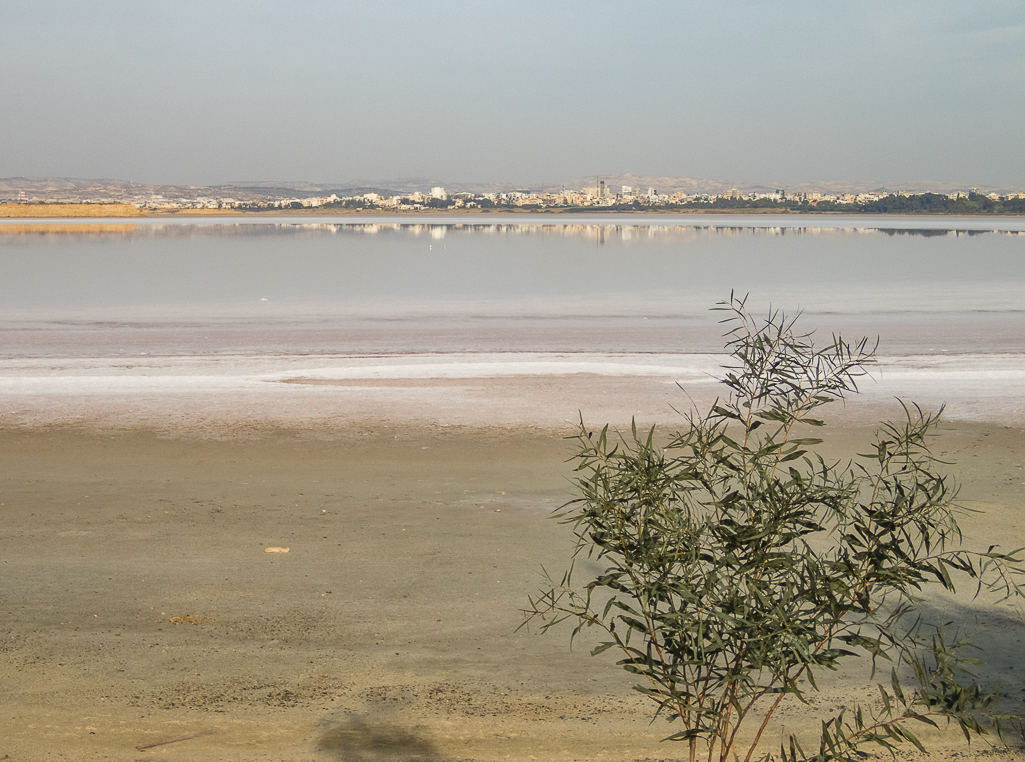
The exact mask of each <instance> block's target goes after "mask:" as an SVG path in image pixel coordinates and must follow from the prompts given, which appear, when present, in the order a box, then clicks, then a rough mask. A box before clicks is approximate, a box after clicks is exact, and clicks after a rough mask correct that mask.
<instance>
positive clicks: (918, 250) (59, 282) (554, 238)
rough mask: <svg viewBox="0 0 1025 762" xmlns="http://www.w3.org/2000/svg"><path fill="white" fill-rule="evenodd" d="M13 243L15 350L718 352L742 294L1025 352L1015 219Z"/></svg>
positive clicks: (344, 224)
mask: <svg viewBox="0 0 1025 762" xmlns="http://www.w3.org/2000/svg"><path fill="white" fill-rule="evenodd" d="M0 252H2V260H0V305H2V306H0V320H2V321H3V328H4V334H5V336H6V341H5V344H6V353H11V352H13V353H16V354H21V353H27V354H36V353H42V354H49V353H56V354H64V353H71V354H94V353H98V354H107V353H111V352H114V353H118V352H122V351H124V352H128V353H133V352H139V351H149V352H154V353H172V354H179V353H189V352H211V351H212V352H238V351H246V352H253V351H255V352H261V351H263V352H281V351H287V352H290V353H294V352H298V353H303V352H342V353H346V352H359V353H366V352H415V351H421V352H422V351H463V350H470V351H548V350H557V351H574V350H575V351H609V352H622V351H627V352H637V351H658V352H667V351H669V352H680V351H684V352H686V351H705V352H707V351H715V350H716V349H717V348H718V347H720V346H721V341H720V338H719V333H720V331H719V329H718V327H717V326H716V324H715V319H716V316H715V315H713V314H709V313H708V310H709V308H710V307H712V306H713V305H714V304H715V302H717V301H719V300H721V299H723V298H726V297H728V295H729V294H730V292H731V290H732V291H735V292H736V293H738V294H745V293H749V294H750V295H751V296H750V303H751V304H752V305H753V306H755V308H756V309H757V310H762V309H765V308H767V307H768V305H769V304H770V303H771V304H772V306H774V307H781V308H783V309H784V310H786V311H794V310H796V309H798V308H800V309H802V310H804V312H805V317H804V323H805V325H807V326H808V327H816V328H820V329H822V330H826V331H832V330H842V331H844V333H845V334H847V333H850V332H852V331H853V332H861V333H867V334H870V335H880V336H881V338H882V345H881V349H882V351H883V352H884V353H891V352H897V353H906V352H939V351H948V352H1006V351H1015V352H1019V351H1025V330H1022V329H1023V328H1025V220H1021V219H1017V218H1011V219H1008V218H1002V219H983V220H980V219H978V218H974V219H949V218H927V219H923V218H884V219H871V218H836V217H830V218H821V219H818V218H816V219H809V218H806V217H805V218H800V219H797V220H795V219H794V218H792V217H790V218H787V217H767V216H757V217H702V218H696V217H686V218H657V219H653V218H651V217H640V218H639V217H627V218H614V219H610V218H608V217H604V218H588V219H577V218H565V217H560V218H559V219H557V220H554V221H553V220H551V219H550V218H549V219H537V218H532V219H524V218H514V219H508V218H506V219H502V220H491V219H487V218H484V219H482V218H480V217H475V218H469V219H456V218H438V219H433V220H424V219H418V220H415V221H411V220H410V219H409V218H402V219H392V220H385V219H381V220H372V219H371V220H368V219H366V218H360V219H359V220H358V221H354V220H353V219H352V218H335V219H318V220H317V221H315V222H314V221H309V220H308V218H307V219H305V220H298V219H296V218H277V219H266V218H264V219H259V220H257V221H255V222H254V221H252V220H251V219H245V220H238V219H231V220H224V219H223V218H222V219H219V220H216V221H209V222H208V221H205V220H199V221H197V220H196V219H195V218H193V219H173V220H152V219H151V220H145V221H140V222H135V221H132V222H130V223H126V222H125V221H114V220H111V221H100V222H96V223H93V222H90V223H88V224H86V223H83V224H68V223H67V222H66V221H65V222H64V223H62V224H53V225H52V226H47V225H46V224H39V223H33V224H27V223H25V222H22V223H3V224H0ZM29 329H31V330H29ZM143 346H144V347H145V348H142V349H140V347H143Z"/></svg>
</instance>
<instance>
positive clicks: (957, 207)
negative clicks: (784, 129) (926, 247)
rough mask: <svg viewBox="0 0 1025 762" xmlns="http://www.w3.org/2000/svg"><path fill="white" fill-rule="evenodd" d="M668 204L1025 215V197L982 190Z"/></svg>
mask: <svg viewBox="0 0 1025 762" xmlns="http://www.w3.org/2000/svg"><path fill="white" fill-rule="evenodd" d="M666 206H667V207H670V208H678V209H779V210H781V211H782V210H786V211H793V212H850V213H852V214H857V213H866V214H1025V198H1007V199H992V198H989V197H988V196H983V195H982V194H981V193H969V194H968V195H967V196H959V197H958V198H950V197H949V196H945V195H943V194H940V193H917V194H915V195H911V196H903V195H901V196H898V195H897V194H890V195H889V196H885V197H884V198H881V199H879V200H878V201H869V202H867V203H864V204H843V203H840V202H838V201H826V200H823V201H798V200H797V199H787V200H785V201H774V200H773V199H768V198H759V199H743V198H717V199H715V200H714V201H709V202H701V201H691V202H689V203H686V204H671V205H670V204H667V205H666Z"/></svg>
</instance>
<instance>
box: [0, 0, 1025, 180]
mask: <svg viewBox="0 0 1025 762" xmlns="http://www.w3.org/2000/svg"><path fill="white" fill-rule="evenodd" d="M0 70H2V71H3V74H2V76H0V177H15V176H32V177H41V176H56V177H77V178H111V179H124V180H132V181H135V182H140V183H174V184H195V185H211V184H220V183H228V182H234V181H259V180H280V181H294V180H307V181H311V182H316V183H343V182H352V181H358V180H374V179H388V178H391V179H397V178H409V177H430V178H437V179H440V180H446V181H448V182H450V183H455V182H509V183H513V184H518V185H529V184H542V183H548V184H553V183H559V182H562V181H565V180H567V179H570V178H574V177H582V176H588V175H597V174H608V175H614V174H620V173H633V174H635V175H656V176H677V177H695V178H711V179H719V180H725V181H732V182H737V183H764V184H766V185H774V186H775V185H793V184H797V183H802V182H814V181H827V180H850V181H870V182H879V183H881V184H883V183H889V184H895V183H896V184H899V183H900V182H910V181H922V180H932V181H937V182H948V183H950V182H963V183H965V184H966V185H979V186H993V187H1020V186H1025V139H1023V133H1025V129H1023V128H1025V3H1023V2H1022V0H974V2H971V3H967V2H964V0H957V2H952V1H950V0H887V1H886V2H877V1H876V0H858V1H857V2H847V1H846V0H829V1H828V2H823V1H822V0H815V1H814V2H810V1H806V0H703V1H702V2H691V1H690V0H669V1H665V2H664V1H662V0H646V1H645V2H643V3H641V2H635V1H634V0H631V1H630V2H612V1H606V0H546V1H544V2H535V0H516V1H513V0H505V1H504V2H493V1H492V0H433V1H432V2H424V0H415V1H413V0H389V2H367V1H366V0H330V1H321V0H289V2H282V1H281V0H277V1H275V2H265V1H264V0H247V1H246V2H233V1H232V2H229V1H227V0H203V2H197V1H194V0H179V1H178V2H174V3H152V2H138V0H134V1H133V2H126V1H115V0H88V2H85V1H79V0H32V1H31V2H25V0H0Z"/></svg>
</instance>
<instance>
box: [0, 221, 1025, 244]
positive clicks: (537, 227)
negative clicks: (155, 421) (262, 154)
mask: <svg viewBox="0 0 1025 762" xmlns="http://www.w3.org/2000/svg"><path fill="white" fill-rule="evenodd" d="M852 235H866V236H886V237H891V238H892V237H895V236H909V237H922V238H945V237H950V238H957V237H961V236H980V235H994V236H1017V237H1025V230H1014V229H1001V228H998V227H993V228H989V229H978V228H963V227H921V228H916V227H839V226H814V225H808V226H792V225H751V224H722V225H719V224H695V225H683V224H673V225H658V224H611V223H609V224H605V223H594V222H588V223H511V222H501V223H468V222H451V223H448V222H429V223H421V222H410V223H407V222H391V223H381V222H273V223H272V222H267V223H251V222H238V223H205V224H203V223H199V224H191V223H179V222H175V223H168V224H162V223H153V224H116V223H72V224H67V223H51V224H47V223H31V224H25V223H13V224H7V223H0V242H2V243H17V242H24V243H39V242H41V241H43V242H45V241H46V240H47V239H50V240H54V239H61V238H65V237H67V236H89V237H105V238H109V239H124V240H138V239H165V238H166V239H182V238H255V237H261V238H262V237H310V236H314V237H316V236H398V237H405V238H413V239H415V238H421V237H423V238H429V239H430V240H433V241H442V240H444V239H445V238H446V237H449V236H493V237H495V236H497V237H521V236H523V237H529V236H540V237H557V238H567V239H587V240H592V241H594V242H595V243H596V244H598V245H605V244H607V243H622V244H630V243H634V242H637V243H640V242H644V241H651V240H654V239H657V240H659V241H661V242H665V243H672V242H674V241H679V242H686V241H693V240H697V239H707V238H718V239H729V238H742V237H747V236H750V237H754V238H781V237H794V238H802V237H813V238H824V239H834V238H838V237H850V236H852Z"/></svg>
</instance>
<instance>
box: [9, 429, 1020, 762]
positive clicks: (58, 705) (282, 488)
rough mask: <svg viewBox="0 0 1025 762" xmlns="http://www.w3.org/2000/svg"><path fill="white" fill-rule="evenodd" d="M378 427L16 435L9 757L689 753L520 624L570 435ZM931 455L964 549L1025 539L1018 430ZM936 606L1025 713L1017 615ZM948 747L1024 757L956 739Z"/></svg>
mask: <svg viewBox="0 0 1025 762" xmlns="http://www.w3.org/2000/svg"><path fill="white" fill-rule="evenodd" d="M360 431H361V433H356V431H355V430H354V429H348V428H346V429H342V428H337V427H335V428H332V427H329V426H327V425H324V426H321V427H318V428H315V429H313V430H309V429H307V430H297V429H289V428H278V429H272V428H267V427H264V428H262V429H260V430H259V431H256V432H254V431H253V430H248V433H247V436H246V437H245V438H242V437H236V438H219V439H214V438H203V437H197V436H193V435H190V436H188V437H184V436H174V435H172V434H170V433H169V432H168V431H167V430H166V429H165V430H163V431H162V433H161V434H160V435H159V436H158V435H157V434H155V433H154V432H153V431H152V430H146V429H142V428H132V427H130V426H126V425H121V426H120V428H118V429H116V430H111V429H110V428H109V427H107V430H106V431H102V432H99V431H97V430H96V427H95V426H88V425H83V424H80V425H78V426H66V425H64V426H58V425H49V426H48V425H42V424H38V423H37V424H35V425H24V424H22V425H8V426H6V427H5V428H0V453H2V455H0V458H2V460H0V503H2V507H0V511H2V513H0V515H2V517H3V522H2V524H0V569H2V575H3V577H2V578H3V584H2V586H0V665H2V670H3V680H2V683H0V759H3V760H8V759H9V760H10V761H11V762H34V761H35V760H56V759H67V760H105V759H111V760H119V759H130V760H169V761H171V760H183V761H184V760H227V761H229V762H234V761H243V760H244V761H248V760H289V761H291V760H322V761H324V762H330V761H332V760H346V761H353V760H355V761H360V760H398V759H408V758H419V759H426V760H457V759H476V760H505V759H513V760H527V759H538V760H546V759H551V760H577V759H596V760H639V759H655V758H672V757H679V756H682V753H683V751H684V750H683V749H682V748H681V747H676V746H672V745H667V744H660V743H659V739H660V738H662V737H664V736H665V735H668V734H669V732H671V730H673V729H675V726H667V725H665V724H664V723H662V722H659V723H656V724H655V725H650V724H649V722H648V720H649V716H650V707H649V706H648V705H647V703H646V702H645V700H644V699H643V698H641V697H639V696H638V694H636V693H634V692H632V691H631V685H632V682H631V678H630V676H629V675H627V674H626V673H624V672H622V671H621V670H620V669H618V668H616V667H615V666H613V665H612V659H609V658H606V657H607V656H608V654H606V655H605V656H604V657H597V658H591V657H589V656H588V655H587V650H588V649H587V647H586V642H585V643H582V644H579V645H578V646H577V647H576V648H575V649H574V650H572V651H571V650H569V648H568V642H567V636H568V632H565V633H563V634H561V635H559V634H548V635H545V636H539V635H538V634H536V633H531V632H526V631H522V630H521V631H519V632H517V631H516V627H517V625H518V624H519V623H520V614H519V610H520V609H521V608H522V607H523V606H524V604H525V601H526V597H527V595H528V594H530V593H531V592H533V591H535V590H536V589H537V588H538V586H539V584H540V576H539V573H538V570H539V567H540V566H541V565H545V566H547V567H549V568H550V569H561V568H563V567H564V565H565V562H566V559H567V554H568V552H569V550H570V547H571V537H570V534H569V532H568V530H567V528H566V527H563V526H560V525H558V524H556V523H555V522H553V521H552V520H551V519H550V518H549V517H548V514H549V512H550V511H551V510H552V509H553V508H554V507H555V506H557V505H558V504H560V503H561V502H563V501H564V500H565V499H566V498H567V497H568V496H570V494H571V493H570V488H569V482H568V478H569V476H570V475H571V472H570V467H569V466H568V465H567V464H566V462H565V461H566V459H567V457H568V456H569V455H570V453H571V443H569V442H567V441H566V440H564V439H563V438H562V437H563V435H564V433H565V432H564V431H560V430H558V429H557V428H555V427H549V428H548V429H545V430H541V431H538V430H528V429H526V428H516V427H509V428H506V429H503V430H501V431H499V430H489V429H487V428H483V427H477V428H473V427H466V428H461V429H459V430H458V431H455V430H452V429H449V430H447V431H440V430H439V429H437V428H430V427H424V426H412V425H410V426H406V427H402V426H392V427H391V428H387V429H385V428H376V429H375V428H374V427H373V426H369V425H364V426H362V427H361V429H360ZM867 434H868V432H867V431H866V430H864V429H863V428H862V427H861V426H860V425H859V426H858V427H854V426H849V427H847V428H843V427H840V428H837V429H833V430H832V434H831V435H830V440H829V445H830V447H833V448H834V449H835V451H836V452H841V451H849V448H851V447H853V443H854V442H863V441H864V440H865V438H866V437H867ZM854 449H857V448H856V447H855V448H854ZM937 451H938V452H940V453H942V454H943V455H944V456H945V457H947V458H949V459H950V460H953V461H955V462H956V465H954V466H952V467H951V469H952V471H953V472H954V473H955V474H956V475H957V476H958V477H959V478H960V479H961V480H962V482H963V492H962V497H963V502H964V503H965V504H966V505H968V506H969V507H972V508H976V509H979V510H981V511H983V513H979V514H973V515H971V516H969V517H968V518H966V519H965V521H964V522H963V524H964V528H965V529H966V532H967V534H968V536H969V538H970V542H972V543H975V544H979V543H986V542H988V541H990V540H992V541H997V542H1000V543H1001V544H1003V545H1004V546H1016V547H1017V546H1022V545H1025V517H1023V516H1022V503H1023V498H1025V486H1023V482H1025V471H1023V465H1025V432H1023V431H1022V430H1021V427H1014V428H1007V427H1002V426H998V425H989V424H966V423H961V424H956V425H951V426H949V427H948V429H947V430H946V431H945V432H944V434H943V437H942V438H941V439H940V440H939V441H938V443H937ZM994 538H995V539H994ZM270 546H279V547H288V548H289V552H288V553H287V554H281V553H267V552H265V548H267V547H270ZM938 605H942V606H943V609H942V611H940V612H939V613H938V614H937V616H940V617H943V618H944V619H946V618H957V619H960V620H962V621H965V622H968V623H970V624H971V626H972V627H977V628H980V629H982V630H984V632H983V634H982V636H981V640H980V642H981V643H982V645H983V648H984V653H983V656H984V657H985V658H986V659H987V661H988V662H989V665H988V666H987V667H986V668H985V669H984V670H983V671H982V672H981V676H982V677H983V679H984V680H986V681H988V682H989V681H993V680H996V679H999V680H1001V681H1002V684H1003V690H1004V692H1005V693H1006V694H1007V696H1008V698H1007V703H1008V705H1009V706H1011V707H1014V708H1019V707H1020V706H1021V697H1022V696H1025V693H1023V691H1025V674H1023V670H1025V663H1023V661H1022V659H1021V658H1020V657H1021V639H1022V637H1023V636H1025V632H1023V626H1022V618H1021V617H1020V616H1019V615H1016V614H1013V613H1007V612H1003V613H1001V612H992V611H988V612H981V611H980V610H979V609H978V608H977V607H975V606H973V605H972V604H971V602H970V601H968V600H965V599H962V600H960V601H956V602H947V603H942V604H938ZM867 686H868V684H867V682H866V681H865V676H864V674H863V673H862V672H861V671H859V670H858V669H853V668H852V669H849V670H846V671H843V672H841V673H840V674H838V675H835V676H830V677H829V678H828V679H827V680H826V681H825V682H823V683H822V687H823V692H822V694H821V695H819V696H816V697H814V698H813V700H812V704H811V706H810V707H801V706H792V707H789V708H788V709H786V710H785V711H784V712H783V714H782V719H783V720H784V721H785V722H787V723H788V725H789V726H790V727H796V728H798V729H800V730H801V731H802V732H803V734H804V737H805V738H806V739H808V742H809V743H811V742H812V740H813V739H814V738H815V737H817V736H815V728H816V726H817V723H818V721H819V719H820V718H821V717H828V716H830V714H831V713H832V712H835V711H836V710H837V708H838V707H839V706H841V705H845V704H846V705H850V702H851V700H852V699H853V698H856V697H861V696H866V697H867V696H868V695H869V694H870V693H871V690H870V689H869V688H868V687H867ZM924 735H926V736H928V735H929V734H924ZM934 735H935V734H934ZM186 737H190V738H188V740H180V741H176V739H181V738H186ZM778 737H779V736H778V735H776V736H775V737H774V738H773V739H770V743H771V742H774V741H775V740H776V739H778ZM167 741H176V742H174V743H168V744H165V745H161V746H151V748H143V749H142V750H139V747H146V746H147V745H152V744H158V743H161V742H167ZM928 744H929V746H930V747H931V748H932V749H934V750H937V753H936V754H934V755H932V756H930V757H928V758H930V759H955V758H977V757H988V756H1000V757H1001V758H1008V759H1025V754H1022V753H1021V752H1019V751H1015V750H1010V751H1009V750H1005V749H996V750H989V749H988V747H987V746H986V745H985V744H979V743H978V742H976V744H975V745H974V746H973V747H972V748H971V750H968V749H967V747H965V746H964V744H963V743H962V742H961V741H959V739H958V736H957V734H956V733H954V732H953V731H950V732H947V733H944V734H940V735H936V736H935V737H930V738H929V739H928ZM908 758H925V757H923V756H921V755H917V756H916V755H913V754H912V755H908Z"/></svg>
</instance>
